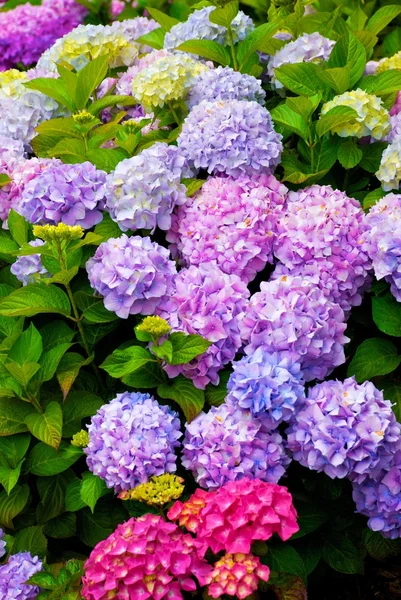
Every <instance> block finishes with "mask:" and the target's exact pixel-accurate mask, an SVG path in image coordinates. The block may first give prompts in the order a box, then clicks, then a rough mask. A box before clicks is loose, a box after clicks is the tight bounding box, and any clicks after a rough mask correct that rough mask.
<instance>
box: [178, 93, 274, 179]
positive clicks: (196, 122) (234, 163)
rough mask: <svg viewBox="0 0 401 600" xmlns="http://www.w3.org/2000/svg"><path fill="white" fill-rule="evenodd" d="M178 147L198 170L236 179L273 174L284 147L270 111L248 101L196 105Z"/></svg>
mask: <svg viewBox="0 0 401 600" xmlns="http://www.w3.org/2000/svg"><path fill="white" fill-rule="evenodd" d="M178 146H179V148H180V150H181V151H182V153H183V154H184V156H185V157H186V158H187V159H188V161H189V163H190V165H193V166H194V167H195V168H196V169H206V170H207V171H208V172H209V173H213V174H219V173H225V174H226V175H232V176H233V177H238V176H241V175H243V174H248V175H250V176H253V175H255V174H256V173H271V172H272V171H273V170H274V169H275V167H276V166H277V165H278V163H279V162H280V156H281V151H282V148H283V146H282V143H281V135H280V134H278V133H277V132H276V131H275V130H274V127H273V122H272V119H271V117H270V113H269V112H268V110H267V109H266V108H264V107H263V106H261V105H260V104H258V103H257V102H254V101H252V102H246V101H245V100H227V101H218V102H207V101H206V100H203V101H202V102H201V103H200V104H197V105H196V106H195V107H194V108H193V109H192V110H191V112H190V113H189V115H188V117H187V118H186V119H185V121H184V124H183V126H182V131H181V133H180V135H179V137H178Z"/></svg>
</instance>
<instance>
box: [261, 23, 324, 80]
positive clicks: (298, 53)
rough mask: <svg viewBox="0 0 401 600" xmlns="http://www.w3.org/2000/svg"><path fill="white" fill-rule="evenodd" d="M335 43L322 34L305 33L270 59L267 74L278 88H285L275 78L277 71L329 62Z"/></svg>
mask: <svg viewBox="0 0 401 600" xmlns="http://www.w3.org/2000/svg"><path fill="white" fill-rule="evenodd" d="M334 45H335V42H334V41H333V40H329V39H328V38H326V37H324V36H323V35H321V34H320V33H317V32H315V33H304V34H303V35H301V36H300V37H299V38H297V39H296V40H294V41H293V42H289V43H288V44H286V45H285V46H283V48H281V50H278V51H277V52H276V53H275V54H274V55H273V56H271V57H270V60H269V63H268V65H267V73H268V75H269V77H270V78H271V79H272V83H273V84H274V86H275V87H276V88H278V89H279V88H282V87H284V86H283V84H282V83H281V82H280V81H279V80H278V79H277V78H276V77H275V69H277V68H278V67H281V66H282V65H293V64H295V63H303V62H320V61H327V60H329V58H330V54H331V51H332V50H333V48H334Z"/></svg>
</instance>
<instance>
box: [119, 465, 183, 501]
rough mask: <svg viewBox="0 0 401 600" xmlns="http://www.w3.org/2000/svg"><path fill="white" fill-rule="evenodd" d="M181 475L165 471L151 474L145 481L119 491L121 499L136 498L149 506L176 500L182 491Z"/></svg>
mask: <svg viewBox="0 0 401 600" xmlns="http://www.w3.org/2000/svg"><path fill="white" fill-rule="evenodd" d="M183 483H184V480H183V479H182V477H178V476H177V475H173V474H172V473H165V474H164V475H156V476H153V477H151V478H150V479H149V481H147V482H146V483H141V484H140V485H138V486H137V487H136V488H134V489H133V490H128V491H123V492H120V493H119V495H118V497H119V498H120V499H121V500H137V501H138V502H144V503H145V504H149V506H163V505H164V504H167V503H168V502H171V501H172V500H178V498H180V496H181V494H182V492H183V491H184V485H183Z"/></svg>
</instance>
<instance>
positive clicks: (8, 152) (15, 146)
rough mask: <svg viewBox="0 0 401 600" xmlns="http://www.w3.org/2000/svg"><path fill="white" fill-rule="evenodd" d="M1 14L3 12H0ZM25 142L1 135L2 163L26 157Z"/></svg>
mask: <svg viewBox="0 0 401 600" xmlns="http://www.w3.org/2000/svg"><path fill="white" fill-rule="evenodd" d="M0 14H1V13H0ZM24 154H25V150H24V144H23V142H22V141H21V140H13V139H12V138H10V137H8V136H6V135H0V165H1V166H2V165H3V164H6V163H7V161H8V160H11V159H13V158H14V159H19V160H21V159H22V158H23V157H24Z"/></svg>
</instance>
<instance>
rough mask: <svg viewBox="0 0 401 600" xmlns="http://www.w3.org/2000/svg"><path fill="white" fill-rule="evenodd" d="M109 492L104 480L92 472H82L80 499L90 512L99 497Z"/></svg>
mask: <svg viewBox="0 0 401 600" xmlns="http://www.w3.org/2000/svg"><path fill="white" fill-rule="evenodd" d="M108 493H110V490H109V488H108V487H107V485H106V483H105V481H104V480H103V479H100V477H97V475H93V473H84V474H83V478H82V483H81V488H80V494H81V499H82V501H83V502H84V503H85V505H86V506H89V508H90V509H91V511H92V513H93V512H94V510H95V506H96V504H97V501H98V500H99V498H101V497H102V496H104V495H105V494H108Z"/></svg>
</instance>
